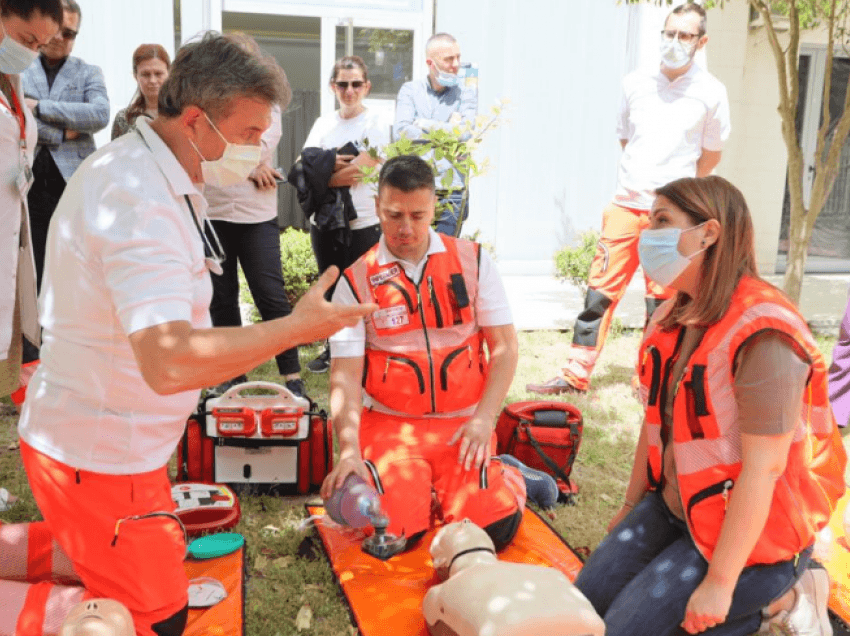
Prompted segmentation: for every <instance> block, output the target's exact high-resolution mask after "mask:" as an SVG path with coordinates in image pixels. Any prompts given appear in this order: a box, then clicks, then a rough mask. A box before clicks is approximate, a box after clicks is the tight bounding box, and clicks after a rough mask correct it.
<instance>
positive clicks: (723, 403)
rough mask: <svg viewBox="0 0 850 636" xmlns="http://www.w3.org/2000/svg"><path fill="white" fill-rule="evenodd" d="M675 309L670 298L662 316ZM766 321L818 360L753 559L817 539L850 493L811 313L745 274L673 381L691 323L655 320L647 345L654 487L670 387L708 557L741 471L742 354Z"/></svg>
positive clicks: (688, 491)
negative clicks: (737, 377)
mask: <svg viewBox="0 0 850 636" xmlns="http://www.w3.org/2000/svg"><path fill="white" fill-rule="evenodd" d="M668 310H669V308H668V307H664V306H662V307H661V308H660V312H661V313H659V314H658V316H659V318H660V317H661V316H662V315H663V314H664V312H665V311H668ZM766 330H776V331H780V332H782V333H784V334H787V335H788V336H790V338H791V340H792V341H793V343H794V345H795V347H796V349H797V351H798V353H799V354H800V355H801V356H802V357H803V358H804V359H807V360H808V361H809V364H810V369H811V371H810V374H809V378H808V383H807V386H806V389H805V391H804V395H803V400H802V404H801V408H800V419H799V422H798V424H797V427H796V430H795V433H794V439H793V442H792V444H791V449H790V452H789V456H788V462H787V466H786V468H785V472H784V473H783V474H782V476H781V477H780V478H779V479H778V480H777V482H776V486H775V488H774V491H773V501H772V503H771V507H770V512H769V515H768V518H767V522H766V523H765V527H764V529H763V530H762V533H761V536H760V537H759V539H758V542H757V543H756V546H755V548H754V549H753V551H752V553H751V554H750V556H749V559H748V560H747V565H753V564H757V563H777V562H779V561H784V560H787V559H790V558H792V557H793V556H794V555H796V554H798V553H799V552H800V551H801V550H802V549H804V548H806V547H807V546H809V545H811V544H812V543H813V541H814V537H815V533H816V532H817V531H819V530H820V529H821V528H823V527H824V526H825V525H826V524H827V523H828V522H829V519H830V517H831V515H832V511H833V510H834V508H835V505H836V502H837V501H838V499H839V498H840V497H841V495H842V494H843V493H844V467H845V465H846V463H847V456H846V454H845V452H844V447H843V446H842V444H841V438H840V436H839V433H838V428H837V426H836V423H835V418H834V417H833V415H832V408H831V407H830V405H829V398H828V393H827V376H826V372H827V368H826V365H825V363H824V360H823V356H822V355H821V353H820V351H819V350H818V348H817V345H816V344H815V342H814V339H813V338H812V335H811V332H810V331H809V329H808V327H807V326H806V322H805V320H804V319H803V318H802V316H800V314H799V313H798V311H797V310H796V308H795V307H794V306H793V304H792V303H791V302H790V301H789V300H788V299H787V298H786V297H785V296H784V295H783V294H782V293H781V292H779V291H778V290H777V289H776V288H774V287H773V286H771V285H769V284H768V283H765V282H763V281H760V280H756V279H753V278H749V277H746V278H744V279H742V280H741V282H740V283H739V285H738V287H737V289H736V290H735V292H734V294H733V296H732V301H731V303H730V306H729V309H728V310H727V312H726V314H725V315H724V316H723V318H721V319H720V321H719V322H718V323H716V324H714V325H712V326H711V327H709V328H708V330H707V331H706V333H705V335H704V336H703V338H702V340H701V341H700V343H699V345H698V346H697V348H696V350H695V351H694V353H693V354H692V355H691V357H690V359H689V360H688V361H687V365H686V367H685V370H684V373H683V376H682V379H681V381H680V382H679V384H677V385H676V386H675V387H674V386H670V373H671V369H672V367H673V364H674V362H675V360H676V357H677V356H678V352H679V347H680V345H681V342H682V337H683V335H684V329H683V328H681V327H679V328H676V329H671V330H663V329H661V328H660V327H658V325H657V324H655V322H653V323H652V324H651V325H650V326H649V327H648V329H647V333H646V336H645V338H644V341H643V343H642V345H641V349H640V357H639V358H638V360H639V361H640V364H639V372H640V381H641V398H642V400H643V403H644V406H645V408H646V427H647V435H648V449H647V450H648V467H647V477H648V480H649V483H650V487H651V488H653V489H659V488H660V487H661V470H662V461H663V459H662V458H663V455H664V443H663V441H662V411H663V409H664V404H665V402H666V399H667V395H668V394H669V391H674V397H673V422H672V424H671V430H670V431H669V433H667V434H666V438H667V442H668V443H672V444H673V454H674V457H675V460H676V472H677V475H678V481H679V491H680V495H681V499H682V504H683V509H684V511H685V520H686V521H687V524H688V529H689V530H690V533H691V536H692V537H693V540H694V542H695V543H696V545H697V547H698V548H699V550H700V552H701V553H702V555H703V556H704V557H705V558H706V559H707V560H710V559H711V556H712V554H713V551H714V548H715V546H716V544H717V539H718V537H719V536H720V529H721V526H722V524H723V519H724V516H725V512H726V508H727V505H728V503H729V499H730V498H732V497H734V496H735V481H736V480H737V478H738V475H739V473H740V472H741V432H740V429H739V428H738V424H737V415H738V412H737V403H736V401H735V394H734V391H733V387H734V372H735V360H736V356H737V354H738V352H739V351H740V350H741V347H742V346H744V345H745V344H746V343H747V342H748V340H749V339H750V338H751V337H753V336H755V335H757V334H759V333H760V332H763V331H766Z"/></svg>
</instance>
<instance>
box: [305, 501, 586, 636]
mask: <svg viewBox="0 0 850 636" xmlns="http://www.w3.org/2000/svg"><path fill="white" fill-rule="evenodd" d="M307 510H308V511H309V514H310V515H321V514H324V509H323V508H322V507H321V506H307ZM317 530H318V532H319V536H320V537H321V539H322V545H323V546H324V549H325V554H327V556H328V560H329V561H330V562H331V567H332V568H333V571H334V574H336V577H337V581H338V582H339V585H340V587H341V588H342V591H343V593H344V594H345V597H346V600H347V601H348V606H349V609H350V610H351V614H352V615H353V617H354V620H355V622H356V623H357V627H358V629H359V630H360V633H361V634H362V636H384V635H385V634H397V635H398V636H428V630H427V628H426V626H425V619H424V618H423V616H422V599H423V598H424V597H425V592H427V591H428V588H430V587H431V586H432V585H434V584H435V583H439V582H440V580H439V578H438V577H437V575H436V573H435V572H434V568H433V566H432V564H431V555H430V553H429V552H428V548H429V547H430V545H431V540H432V539H433V538H434V534H435V531H434V530H432V531H430V532H428V533H427V534H426V535H425V537H424V538H423V539H422V541H420V542H419V544H418V545H417V547H416V548H415V549H413V550H411V551H409V552H404V553H402V554H399V555H396V556H394V557H392V558H391V559H389V560H387V561H380V560H379V559H376V558H374V557H372V556H369V555H368V554H366V553H365V552H363V551H362V550H361V549H360V541H361V539H362V536H363V535H362V534H356V533H354V532H353V531H351V530H348V531H347V532H348V533H349V534H344V533H343V532H341V531H340V530H338V529H336V528H333V527H328V526H325V525H317ZM352 537H354V538H352ZM499 558H500V559H502V560H504V561H512V562H515V563H533V564H536V565H548V566H552V567H556V568H558V569H559V570H561V571H562V572H563V573H564V574H566V575H567V577H568V578H569V579H570V580H571V581H572V580H574V579H575V577H576V575H577V574H578V572H579V570H581V566H582V562H581V560H580V559H579V558H578V556H577V555H576V554H575V552H573V550H572V548H570V546H569V545H567V543H566V542H565V541H564V540H563V539H562V538H561V537H560V536H559V535H558V534H557V533H556V532H555V531H554V530H552V528H550V527H549V526H548V525H547V524H546V522H545V521H543V520H542V519H541V518H540V517H539V516H538V515H537V514H536V513H535V512H533V511H532V510H531V509H529V508H526V509H525V514H524V517H523V521H522V524H520V528H519V532H518V533H517V536H516V537H515V538H514V540H513V542H512V543H511V545H509V546H508V547H507V548H505V549H504V550H503V551H502V552H500V553H499Z"/></svg>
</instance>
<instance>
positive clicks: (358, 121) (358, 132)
mask: <svg viewBox="0 0 850 636" xmlns="http://www.w3.org/2000/svg"><path fill="white" fill-rule="evenodd" d="M391 127H392V122H391V121H390V120H389V119H386V118H385V117H382V116H381V115H380V113H377V112H374V111H372V110H369V109H368V108H367V109H366V110H364V111H363V112H362V113H360V114H359V115H358V116H357V117H352V118H351V119H343V118H342V117H340V116H339V111H336V112H333V113H331V114H330V115H324V116H322V117H319V118H318V119H317V120H316V123H315V124H313V127H312V128H311V129H310V134H309V135H307V141H305V142H304V147H305V148H324V149H325V150H329V149H330V148H340V147H342V146H344V145H345V144H346V143H348V142H349V141H351V142H353V143H354V144H355V145H357V146H360V145H364V144H365V141H366V140H367V139H368V141H369V146H370V147H372V148H377V149H378V150H379V152H380V151H383V147H384V146H386V145H387V144H388V143H389V142H390V128H391ZM376 195H377V188H376V186H375V185H374V184H373V185H366V184H362V183H358V184H357V185H354V186H352V187H351V200H352V202H353V203H354V209H355V210H357V218H356V219H354V220H353V221H352V222H351V229H352V230H360V229H363V228H364V227H371V226H373V225H376V224H377V223H378V216H377V215H376V214H375V196H376Z"/></svg>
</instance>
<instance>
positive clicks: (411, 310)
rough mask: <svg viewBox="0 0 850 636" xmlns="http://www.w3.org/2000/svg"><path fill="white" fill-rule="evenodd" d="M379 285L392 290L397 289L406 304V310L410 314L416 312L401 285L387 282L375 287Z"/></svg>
mask: <svg viewBox="0 0 850 636" xmlns="http://www.w3.org/2000/svg"><path fill="white" fill-rule="evenodd" d="M381 285H389V286H390V287H392V288H393V289H397V290H398V291H399V292H400V293H401V295H402V296H404V302H405V303H407V308H408V309H409V310H410V313H413V312H414V311H416V309H414V307H413V299H412V298H411V297H410V294H408V293H407V290H406V289H405V288H404V286H403V285H402V284H401V283H398V282H396V281H394V280H387V281H384V282H383V283H379V284H378V285H377V287H380V286H381Z"/></svg>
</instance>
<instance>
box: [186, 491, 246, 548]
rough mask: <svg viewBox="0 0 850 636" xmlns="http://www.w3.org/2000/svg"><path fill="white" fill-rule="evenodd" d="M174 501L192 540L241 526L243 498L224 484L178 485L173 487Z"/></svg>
mask: <svg viewBox="0 0 850 636" xmlns="http://www.w3.org/2000/svg"><path fill="white" fill-rule="evenodd" d="M171 498H172V499H173V500H174V505H175V510H174V514H175V515H177V518H178V519H180V521H182V522H183V526H184V527H185V528H186V533H187V534H188V535H189V536H190V537H192V536H196V535H198V534H202V533H204V532H214V531H215V532H220V531H221V530H226V529H227V528H232V527H233V526H235V525H236V524H237V523H239V517H240V516H241V511H240V509H239V499H237V497H236V494H235V493H234V492H233V491H232V490H231V489H230V488H228V487H227V486H225V485H223V484H197V483H185V484H177V485H175V486H172V488H171Z"/></svg>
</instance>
